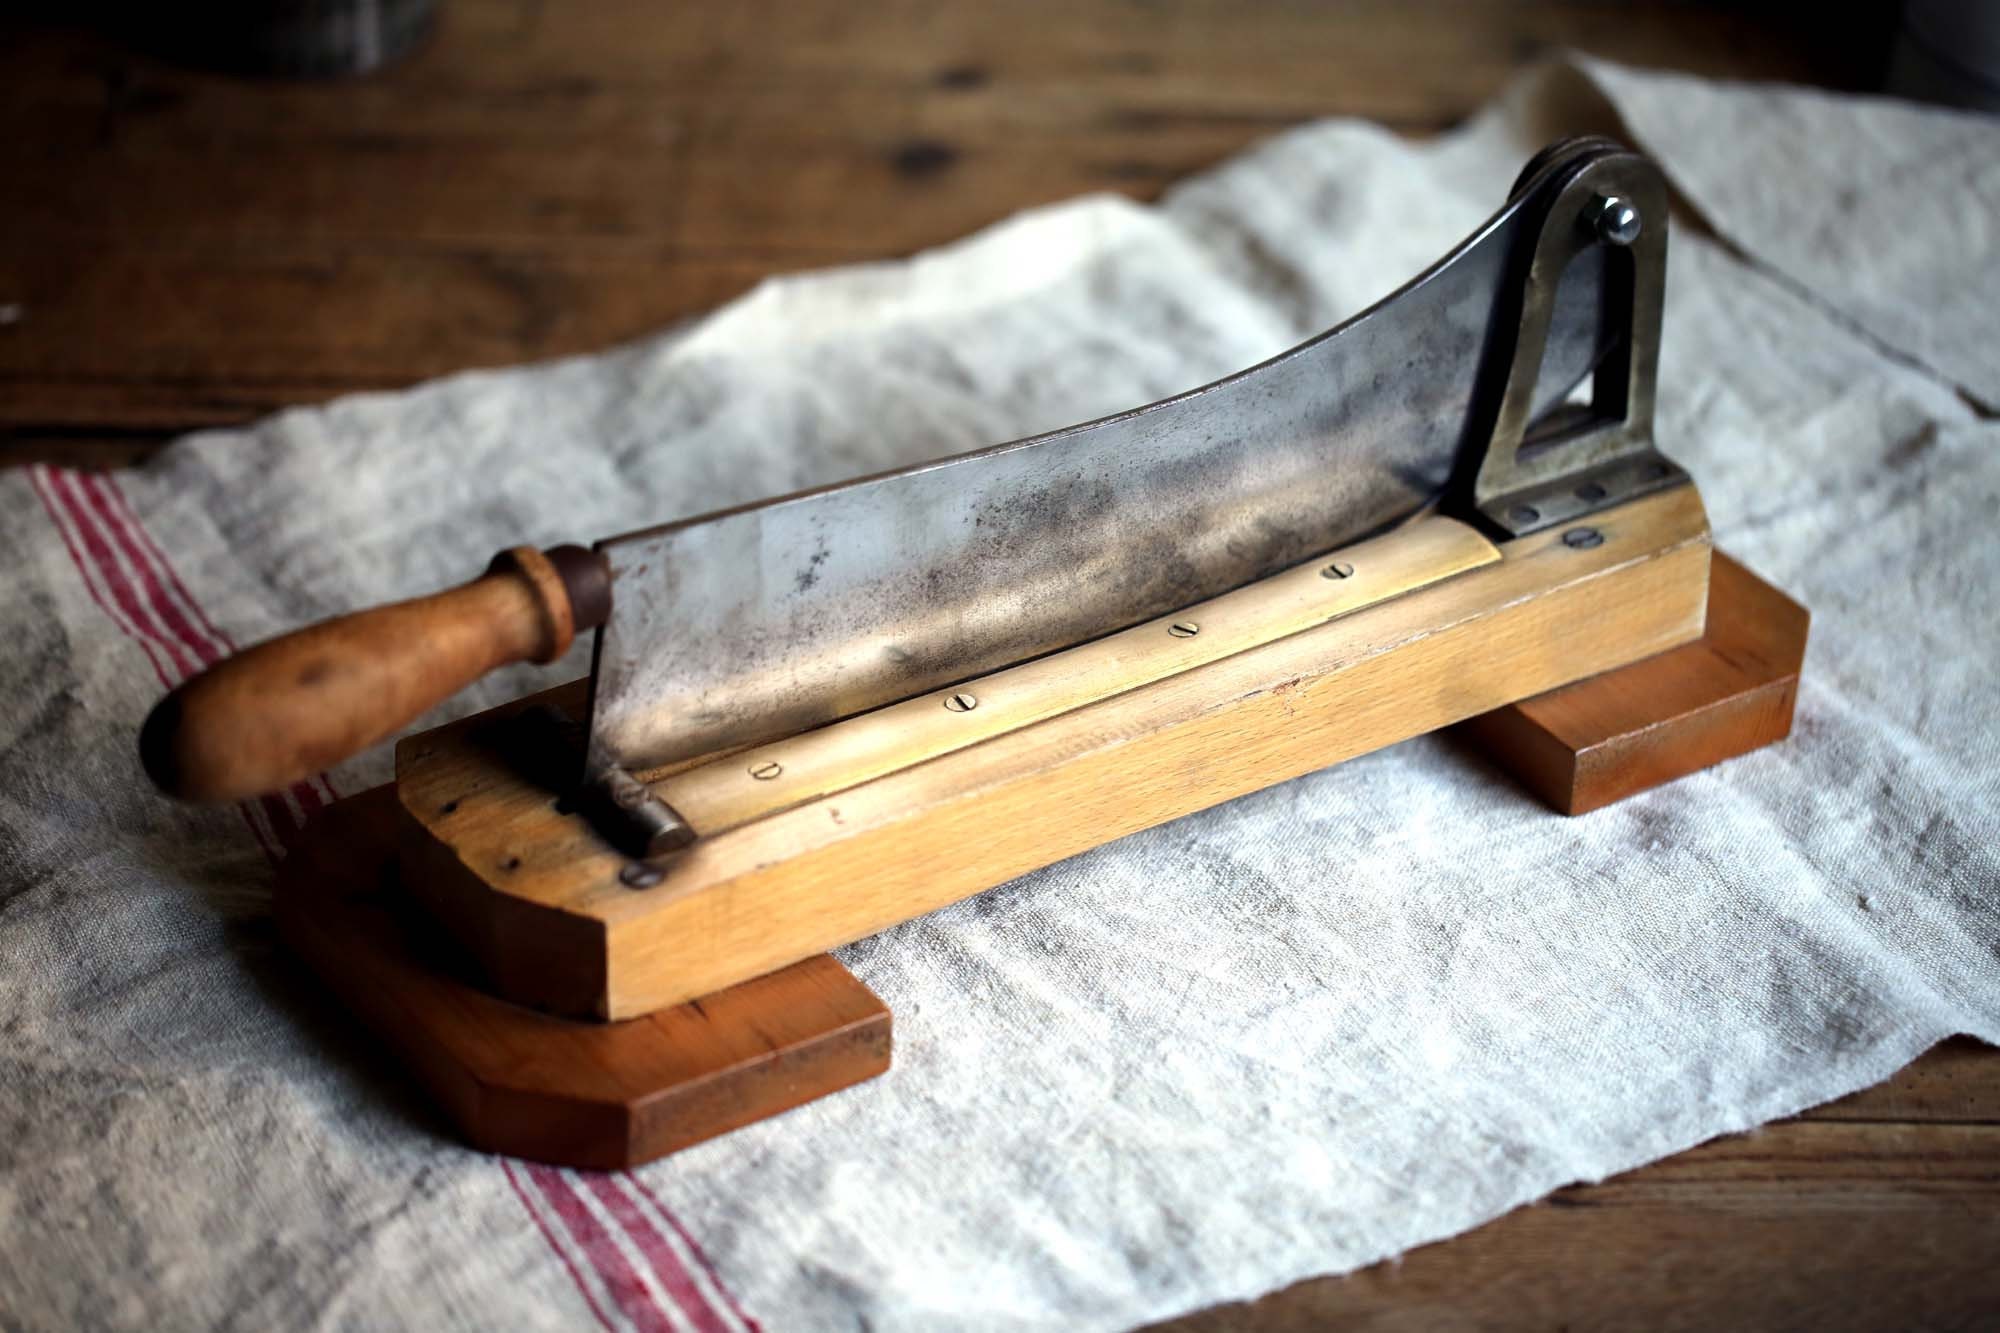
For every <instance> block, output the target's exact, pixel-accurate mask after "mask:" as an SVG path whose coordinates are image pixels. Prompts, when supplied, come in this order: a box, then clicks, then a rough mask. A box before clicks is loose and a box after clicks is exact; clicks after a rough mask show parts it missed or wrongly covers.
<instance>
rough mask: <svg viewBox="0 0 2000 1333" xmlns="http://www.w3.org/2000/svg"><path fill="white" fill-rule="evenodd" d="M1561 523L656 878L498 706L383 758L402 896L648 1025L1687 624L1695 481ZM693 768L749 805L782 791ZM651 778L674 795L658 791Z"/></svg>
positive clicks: (748, 827)
mask: <svg viewBox="0 0 2000 1333" xmlns="http://www.w3.org/2000/svg"><path fill="white" fill-rule="evenodd" d="M1566 533H1567V530H1566V529H1562V528H1552V529H1549V530H1547V531H1544V532H1539V533H1536V534H1533V535H1531V536H1529V537H1524V538H1520V539H1518V540H1515V541H1510V542H1507V543H1504V544H1502V545H1501V546H1500V547H1499V554H1500V558H1499V559H1498V560H1495V561H1491V562H1488V563H1482V564H1480V565H1478V567H1476V568H1470V569H1466V570H1464V572H1462V573H1459V574H1457V575H1456V576H1455V577H1452V578H1448V579H1445V580H1443V581H1442V582H1438V583H1434V584H1430V585H1428V586H1424V587H1420V588H1417V589H1416V590H1414V591H1410V592H1406V593H1404V594H1403V595H1401V596H1398V597H1394V598H1391V599H1389V600H1387V601H1384V602H1381V603H1379V604H1374V605H1366V606H1363V607H1361V608H1359V609H1355V610H1352V611H1350V612H1347V613H1345V614H1341V615H1338V616H1336V617H1335V618H1333V619H1330V620H1328V621H1326V622H1325V623H1323V624H1320V625H1317V626H1316V627H1314V628H1310V629H1305V630H1302V631H1300V632H1298V633H1294V634H1289V635H1287V636H1285V637H1283V638H1280V639H1277V640H1275V641H1272V642H1268V643H1262V644H1260V645H1258V646H1255V647H1249V648H1246V649H1244V650H1243V651H1240V652H1235V653H1232V654H1230V655H1228V656H1224V657H1221V658H1219V659H1218V660H1215V661H1210V662H1207V663H1205V664H1203V665H1199V666H1196V667H1194V668H1192V669H1190V670H1186V671H1183V672H1180V673H1179V674H1176V675H1172V676H1169V677H1167V678H1165V679H1158V680H1151V681H1149V682H1148V683H1144V684H1139V685H1137V686H1136V687H1135V688H1132V689H1129V690H1125V691H1123V692H1121V693H1117V694H1114V695H1111V696H1109V697H1106V698H1102V699H1099V700H1097V701H1096V702H1094V703H1090V704H1087V705H1085V706H1082V707H1078V708H1076V709H1074V710H1073V711H1069V712H1064V713H1060V714H1058V715H1057V716H1053V717H1048V718H1046V719H1045V720H1042V721H1038V722H1035V723H1033V724H1032V725H1027V726H1023V727H1021V728H1019V729H1018V730H1014V731H1010V732H1007V733H1005V734H1003V735H998V736H994V737H991V738H990V739H985V740H982V741H981V742H980V743H978V744H975V745H971V746H969V747H967V748H965V749H960V750H956V751H953V752H951V753H947V754H942V755H939V756H937V757H935V758H928V759H926V760H925V761H924V762H921V763H916V764H914V765H912V766H911V767H909V768H905V769H900V770H898V771H894V772H888V773H883V774H881V775H880V776H875V777H872V778H868V779H867V780H864V781H861V782H859V784H858V785H855V786H851V787H846V788H845V789H841V790H834V789H832V788H831V787H828V788H825V789H824V794H821V795H817V796H810V797H808V798H807V799H804V800H802V801H798V802H796V803H793V802H791V801H790V799H789V798H785V799H780V800H778V802H777V804H776V806H775V808H773V809H771V810H770V811H768V812H767V813H764V814H762V815H761V816H759V817H755V818H749V819H748V820H747V822H741V823H737V824H735V825H733V826H729V825H727V824H725V825H724V826H722V827H704V826H703V821H702V820H700V819H696V820H694V821H693V823H694V829H695V832H696V834H697V835H698V836H697V837H696V839H695V841H694V843H693V844H692V845H691V846H689V847H688V848H687V849H686V850H685V851H682V852H679V853H676V854H675V855H674V856H672V857H670V858H667V859H665V860H663V861H661V862H659V863H657V864H655V865H652V866H637V865H635V864H634V863H632V862H630V861H628V860H627V859H626V858H624V857H623V856H621V855H619V854H618V852H617V851H616V850H615V849H614V848H612V847H611V846H610V844H608V843H607V842H605V841H604V839H603V838H602V837H600V836H599V835H598V834H597V833H596V831H595V830H594V829H593V828H591V827H590V826H589V825H588V824H587V822H586V821H585V820H584V819H583V818H581V817H580V816H579V815H577V814H575V813H572V812H571V810H570V807H569V806H568V805H567V804H566V803H565V802H562V801H559V800H556V799H552V791H553V790H555V789H552V788H551V786H550V785H549V784H548V783H547V782H546V781H545V780H538V779H537V777H536V776H535V773H534V772H533V771H532V770H533V766H532V765H527V766H523V765H521V764H520V763H518V762H516V760H515V759H514V758H510V757H509V756H510V750H511V748H512V747H511V745H510V744H509V743H508V742H507V741H506V740H505V737H506V734H507V732H508V730H509V727H510V726H511V725H512V724H511V723H509V722H508V721H507V718H508V716H509V713H508V710H507V709H504V708H503V709H495V710H492V711H491V712H489V713H487V714H482V715H480V716H478V717H475V718H468V719H464V720H462V721H460V722H457V723H452V724H450V725H448V726H445V727H440V728H438V729H437V730H435V731H429V732H424V733H420V734H418V735H415V736H411V737H408V738H406V739H405V740H404V741H403V742H402V743H401V744H399V745H398V746H397V752H396V758H397V765H396V772H397V799H398V800H399V801H400V802H401V803H402V806H403V809H404V814H405V821H404V829H403V831H404V839H405V840H404V853H403V855H404V859H403V865H404V867H405V870H406V872H407V877H408V882H409V885H410V890H411V892H412V894H413V895H415V896H417V897H418V898H419V899H420V900H421V901H422V902H423V904H424V906H425V907H426V908H427V909H428V910H429V911H430V912H431V913H432V914H433V916H434V917H435V918H436V919H437V920H438V921H440V922H441V923H443V925H444V926H445V928H446V929H447V930H448V931H449V933H450V934H451V935H452V936H453V937H454V938H455V939H458V940H459V941H461V942H462V943H463V944H464V945H465V947H466V948H467V949H468V950H469V951H470V952H471V953H473V954H474V956H476V957H477V958H478V959H479V962H480V966H481V972H482V975H484V976H485V977H486V978H488V979H489V981H490V982H491V984H492V985H493V987H494V988H495V989H496V991H498V992H499V993H501V994H503V995H506V996H508V997H510V998H512V999H514V1000H516V1001H519V1002H521V1003H524V1004H529V1005H532V1006H534V1007H536V1008H539V1009H544V1010H547V1011H549V1012H552V1013H559V1014H566V1015H570V1016H572V1017H583V1018H608V1019H622V1018H629V1017H633V1016H636V1015H639V1014H645V1013H650V1012H652V1011H653V1010H655V1009H658V1008H660V1007H661V1006H663V1005H671V1004H679V1003H682V1002H684V1001H686V1000H688V999H690V998H692V997H696V996H701V995H704V994H706V993H708V992H710V991H714V990H718V989H720V988H723V987H726V986H730V985H734V984H736V983H738V982H741V981H742V980H744V979H745V978H747V977H754V976H757V975H759V974H762V973H765V972H768V971H771V970H772V969H774V968H779V967H783V966H785V965H787V964H789V963H792V962H795V961H796V960H798V959H801V958H806V957H810V956H812V955H814V954H816V953H819V952H821V951H824V950H826V949H831V948H836V947H838V946H839V945H842V944H845V943H847V942H849V941H851V940H857V939H860V938H862V937H864V936H867V935H872V934H874V933H876V932H877V931H879V930H881V929H883V928H884V927H886V926H889V925H892V924H894V923H896V922H899V921H905V920H908V919H910V918H912V917H916V916H921V915H922V914H924V913H926V912H929V911H932V910H934V909H936V908H938V907H941V906H943V905H945V904H946V903H950V902H955V901H957V900H958V899H961V898H964V897H967V896H969V895H971V894H974V893H978V892H980V891H982V890H984V889H987V888H990V887H991V886H993V885H995V884H1000V883H1003V882H1005V881H1007V880H1009V879H1012V878H1014V877H1015V876H1017V875H1020V874H1023V873H1025V872H1026V871H1029V870H1032V869H1035V868H1036V867H1039V866H1044V865H1048V864H1050V863H1052V862H1055V861H1059V860H1061V859H1062V858H1064V857H1066V856H1071V855H1074V854H1075V853H1077V852H1081V851H1084V850H1086V849H1088V848H1091V847H1096V846H1098V845H1100V844H1102V843H1106V842H1109V841H1111V840H1112V839H1114V838H1118V837H1122V836H1123V835H1125V834H1127V833H1133V832H1136V831H1138V830H1139V829H1142V828H1149V827H1151V826H1153V825H1155V824H1159V823H1163V822H1165V821H1167V820H1170V819H1177V818H1179V817H1181V816H1182V815H1186V814H1189V813H1192V812H1193V811H1196V810H1201V809H1205V808H1207V807H1208V806H1211V805H1215V804H1218V803H1219V802H1222V801H1226V800H1230V799H1233V798H1235V797H1237V796H1241V795H1243V794H1245V793H1246V792H1251V791H1256V790H1258V789H1260V788H1263V787H1268V786H1270V785H1271V784H1273V783H1276V782H1282V781H1284V780H1286V779H1288V778H1293V777H1297V776H1298V775H1300V774H1302V773H1308V772H1312V771H1314V770H1316V769H1321V768H1325V767H1327V766H1328V765H1330V764H1335V763H1338V762H1340V761H1341V760H1344V759H1349V758H1352V757H1354V756H1355V755H1359V754H1365V753H1367V752H1368V751H1370V750H1374V749H1379V748H1380V747H1382V746H1385V745H1390V744H1393V743H1395V742H1397V741H1401V740H1405V739H1408V738H1409V737H1411V736H1417V735H1422V734H1424V733H1427V732H1431V731H1436V730H1438V729H1439V728H1441V727H1446V726H1449V725H1451V724H1453V723H1457V722H1461V721H1464V720H1465V719H1467V718H1470V717H1476V716H1478V715H1480V714H1482V713H1486V712H1489V711H1491V710H1493V709H1495V708H1498V707H1501V706H1502V705H1505V704H1507V703H1510V702H1512V701H1514V700H1517V699H1522V698H1526V697H1529V696H1531V695H1536V694H1539V693H1541V692H1542V691H1544V690H1548V689H1551V688H1553V687H1555V686H1558V685H1563V684H1566V683H1568V682H1570V681H1575V680H1580V679H1583V678H1585V677H1587V676H1590V675H1592V674H1593V673H1596V672H1600V671H1606V670H1609V669H1611V668H1614V667H1619V666H1623V665H1625V664H1627V663H1631V662H1635V661H1639V660H1641V659H1643V658H1646V657H1648V656H1651V655H1652V654H1655V653H1659V652H1662V651H1664V650H1666V649H1668V648H1672V647H1675V646H1677V645H1680V644H1686V643H1691V642H1693V641H1695V640H1697V639H1699V638H1700V637H1701V633H1702V624H1703V615H1704V613H1705V608H1706V605H1707V597H1708V565H1709V550H1710V548H1709V537H1708V521H1707V517H1706V515H1705V513H1704V512H1703V510H1702V506H1701V497H1700V495H1699V494H1698V493H1697V492H1696V491H1695V489H1694V488H1693V487H1692V486H1683V487H1678V488H1675V489H1673V490H1668V491H1662V492H1659V493H1656V494H1654V495H1650V496H1646V497H1642V498H1640V499H1638V500H1635V501H1632V502H1630V503H1627V504H1624V505H1620V506H1617V507H1615V508H1612V509H1608V510H1605V511H1603V512H1602V513H1600V514H1596V515H1593V516H1592V521H1591V524H1590V525H1588V526H1579V528H1578V529H1577V531H1576V532H1575V534H1574V535H1575V536H1577V537H1580V538H1583V539H1582V540H1569V539H1567V536H1566ZM1351 568H1352V574H1351V576H1350V577H1351V582H1352V584H1353V585H1355V586H1356V587H1361V586H1365V583H1366V581H1368V580H1371V579H1374V578H1376V577H1379V576H1380V571H1379V570H1377V569H1376V568H1375V566H1374V565H1373V564H1372V563H1370V564H1364V563H1363V562H1362V561H1361V559H1360V557H1359V556H1357V558H1356V560H1355V562H1354V564H1353V565H1352V567H1351ZM1307 578H1308V580H1309V581H1310V582H1313V583H1317V584H1323V585H1325V586H1327V587H1334V586H1335V582H1336V581H1330V580H1326V579H1321V578H1319V577H1318V575H1317V571H1313V572H1311V573H1309V574H1308V575H1307ZM1349 581H1350V580H1349V579H1345V578H1344V579H1341V580H1338V581H1337V582H1338V583H1339V584H1340V585H1341V586H1342V587H1345V586H1346V584H1347V583H1348V582H1349ZM1341 595H1343V596H1344V595H1346V594H1345V593H1343V594H1341ZM1226 628H1227V627H1226V626H1225V625H1223V624H1220V623H1215V624H1210V625H1207V626H1204V627H1203V628H1202V631H1201V632H1202V634H1203V635H1204V636H1207V635H1208V634H1210V633H1211V632H1220V631H1223V630H1225V629H1226ZM1165 633H1166V631H1165V629H1164V627H1163V628H1162V630H1161V634H1162V638H1163V641H1170V640H1165ZM945 702H947V701H946V700H944V699H941V698H940V699H938V700H934V701H933V704H932V707H933V708H935V707H936V705H937V704H939V703H945ZM1003 703H1004V700H1001V699H999V698H998V697H997V696H993V695H991V694H989V695H988V697H986V698H985V699H984V700H983V701H982V702H981V703H980V705H979V707H980V708H981V710H982V711H983V710H985V709H987V708H991V707H1000V706H1002V704H1003ZM940 716H943V714H940ZM856 721H858V722H864V723H865V722H866V721H867V719H866V718H862V719H856ZM839 725H843V724H836V726H839ZM758 753H759V754H762V755H765V756H767V757H770V758H773V759H776V760H778V762H775V763H772V764H770V765H769V768H770V769H771V770H772V771H773V772H776V771H778V770H780V769H790V768H792V766H793V763H792V759H791V757H790V755H789V752H788V751H786V750H784V749H783V747H782V746H766V747H763V748H761V749H760V750H759V752H758ZM713 763H714V764H715V765H716V768H715V770H714V771H715V772H716V773H717V774H719V775H721V776H722V777H727V778H728V779H729V780H731V781H734V782H735V783H737V785H738V786H740V787H741V788H744V789H746V790H749V789H756V788H760V787H763V786H766V785H769V786H771V787H773V788H776V787H779V786H781V785H782V784H781V783H776V782H774V783H770V784H765V783H763V782H762V781H760V780H759V777H758V773H757V772H755V771H751V770H750V769H747V768H746V767H745V766H744V765H743V764H742V763H740V762H735V761H734V758H719V759H716V760H714V761H713ZM683 776H690V777H691V776H692V773H691V772H690V774H686V775H683ZM659 781H660V786H661V787H662V788H663V789H664V790H665V791H666V792H668V793H669V794H670V799H675V803H676V805H677V808H678V799H677V797H678V789H677V788H676V787H675V785H674V784H675V782H676V781H677V779H675V778H673V777H671V776H669V777H664V778H661V779H660V780H659ZM835 785H838V784H835ZM815 790H821V789H820V788H815ZM683 813H685V812H683Z"/></svg>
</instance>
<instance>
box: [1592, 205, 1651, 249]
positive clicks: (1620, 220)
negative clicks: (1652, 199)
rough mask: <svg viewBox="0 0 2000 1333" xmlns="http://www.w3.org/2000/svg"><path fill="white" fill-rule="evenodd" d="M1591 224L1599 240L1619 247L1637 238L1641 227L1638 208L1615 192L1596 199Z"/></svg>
mask: <svg viewBox="0 0 2000 1333" xmlns="http://www.w3.org/2000/svg"><path fill="white" fill-rule="evenodd" d="M1591 225H1592V226H1593V227H1595V228H1596V230H1597V238H1598V239H1599V240H1601V241H1603V242H1604V243H1605V244H1606V245H1616V246H1620V247H1623V246H1627V245H1630V244H1632V242H1634V241H1636V240H1638V239H1639V232H1640V230H1641V227H1642V223H1641V219H1640V217H1639V210H1638V209H1636V208H1634V207H1632V205H1631V203H1630V201H1628V200H1625V199H1621V198H1619V197H1618V196H1617V195H1615V194H1613V195H1604V196H1601V197H1600V198H1599V199H1598V201H1597V211H1596V213H1595V215H1594V217H1593V219H1592V222H1591Z"/></svg>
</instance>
